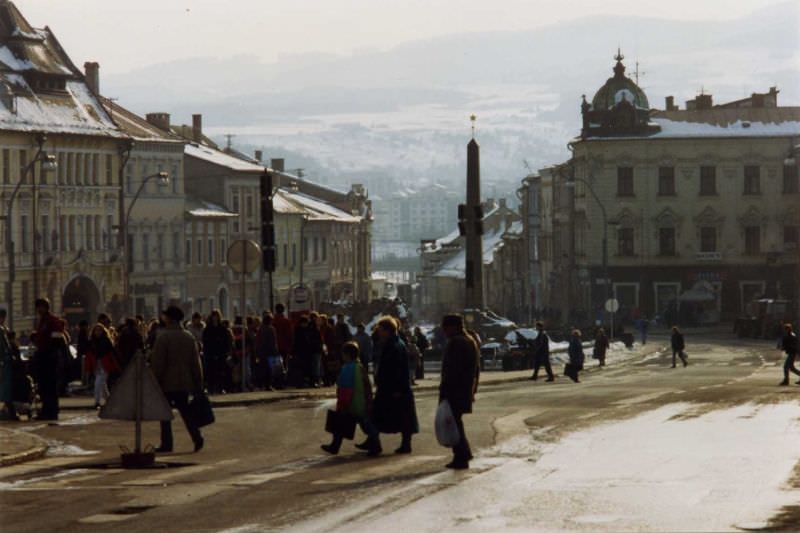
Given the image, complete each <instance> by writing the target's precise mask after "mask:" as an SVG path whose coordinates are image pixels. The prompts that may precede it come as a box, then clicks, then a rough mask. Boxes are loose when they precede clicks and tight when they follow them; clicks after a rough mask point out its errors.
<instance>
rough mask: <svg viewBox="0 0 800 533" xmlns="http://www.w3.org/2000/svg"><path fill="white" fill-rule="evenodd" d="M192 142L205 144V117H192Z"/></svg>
mask: <svg viewBox="0 0 800 533" xmlns="http://www.w3.org/2000/svg"><path fill="white" fill-rule="evenodd" d="M192 140H193V141H194V142H196V143H202V142H203V115H192Z"/></svg>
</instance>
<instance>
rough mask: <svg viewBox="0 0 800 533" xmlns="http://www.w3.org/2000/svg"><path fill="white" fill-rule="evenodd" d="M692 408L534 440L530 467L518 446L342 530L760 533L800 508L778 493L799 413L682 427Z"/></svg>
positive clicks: (792, 406) (736, 412)
mask: <svg viewBox="0 0 800 533" xmlns="http://www.w3.org/2000/svg"><path fill="white" fill-rule="evenodd" d="M697 408H698V406H697V405H690V404H670V405H666V406H664V407H662V408H659V409H656V410H654V411H649V412H647V413H644V414H641V415H639V416H637V417H635V418H632V419H629V420H624V421H620V422H615V423H609V424H605V425H600V426H597V427H594V428H590V429H588V430H585V431H579V432H577V433H574V434H572V435H568V436H567V437H565V438H564V439H562V440H561V441H559V442H557V443H554V444H541V443H538V444H537V443H536V441H535V440H534V437H530V438H529V440H528V443H527V450H528V456H527V457H525V456H520V442H519V441H518V440H517V441H515V442H514V445H513V446H512V448H513V451H514V453H513V454H511V455H509V454H507V453H502V450H501V449H497V450H496V451H495V453H494V454H492V453H488V454H483V453H482V454H479V458H478V459H476V460H475V461H474V463H473V471H472V472H471V473H468V474H464V473H455V472H448V473H440V474H436V475H435V476H432V478H435V479H433V480H431V479H423V480H421V481H419V482H418V483H419V484H420V485H430V484H438V483H441V484H442V489H441V490H439V491H438V492H434V493H432V494H430V495H427V496H425V497H422V498H419V499H417V500H416V501H414V502H413V503H411V504H410V505H407V506H404V507H401V508H398V509H396V510H393V511H389V509H390V508H391V503H390V501H389V500H390V499H391V493H390V494H387V495H386V500H387V501H385V502H380V501H379V499H378V500H376V501H375V502H371V503H370V506H371V508H372V509H375V505H376V504H377V505H378V506H379V508H382V509H386V511H387V512H386V514H379V513H374V512H373V513H370V514H368V516H367V518H366V519H361V520H359V519H356V520H355V521H354V522H349V523H347V524H346V526H345V527H346V529H347V530H348V531H350V532H358V531H365V532H373V531H384V532H389V531H404V532H405V531H415V532H422V531H431V532H433V531H455V530H458V531H459V532H484V531H526V532H530V531H601V530H604V531H640V530H648V531H665V530H667V531H686V530H693V531H709V530H712V531H719V530H734V529H735V528H736V527H737V526H739V527H743V528H748V527H754V526H758V525H760V526H764V525H765V523H766V521H767V520H768V519H769V518H770V517H771V516H773V515H774V514H776V513H777V512H778V511H779V510H780V508H781V507H782V506H784V505H788V504H796V503H797V501H798V498H800V491H798V490H793V489H789V488H787V487H786V486H785V483H786V481H787V480H788V479H789V477H790V476H791V473H792V469H793V468H794V466H795V463H796V462H797V460H798V457H800V448H798V446H797V443H798V442H800V422H799V421H798V420H799V417H800V404H798V403H797V402H792V403H782V404H778V405H760V406H756V405H752V404H749V405H743V406H737V407H734V408H729V409H723V410H716V411H711V412H709V413H706V414H703V415H701V416H698V417H681V415H682V414H686V413H690V412H696V409H697ZM467 431H469V425H468V424H467ZM523 450H524V447H523ZM487 451H489V452H491V450H487ZM492 455H494V457H493V456H492ZM535 457H538V460H536V459H535ZM498 464H499V466H497V465H498ZM492 467H493V468H492ZM481 469H485V471H483V472H479V473H476V472H475V470H478V471H480V470H481ZM419 488H420V489H421V488H422V487H419ZM350 517H352V515H351V516H350ZM338 518H339V519H340V520H341V519H343V518H344V517H338ZM323 522H325V523H328V524H330V525H334V527H335V524H337V516H336V515H335V514H333V515H326V517H325V518H324V519H323V520H321V521H320V522H318V523H317V524H316V525H315V524H314V523H308V524H298V526H297V528H296V529H297V530H299V531H313V530H316V527H317V526H319V525H320V524H321V523H323ZM339 524H340V525H344V524H341V522H339Z"/></svg>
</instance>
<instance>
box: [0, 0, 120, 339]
mask: <svg viewBox="0 0 800 533" xmlns="http://www.w3.org/2000/svg"><path fill="white" fill-rule="evenodd" d="M0 20H2V24H0V32H2V35H0V166H1V168H2V169H1V170H0V194H1V195H2V201H0V210H2V216H3V231H2V232H0V235H2V237H0V239H2V245H0V264H2V265H3V266H2V270H0V282H2V283H3V284H4V286H5V291H4V293H3V300H4V303H3V304H0V307H6V308H9V312H10V315H11V319H12V321H13V322H14V326H15V327H16V328H18V329H27V328H28V327H30V326H32V325H33V301H34V299H35V298H36V297H38V296H45V297H48V298H50V300H51V302H52V304H53V308H54V310H55V311H56V312H58V313H63V314H64V315H65V316H66V317H67V318H68V319H69V320H70V322H73V323H74V322H76V321H77V320H80V319H83V318H86V319H93V318H95V317H96V315H97V313H98V312H105V311H107V312H110V313H112V314H114V315H119V314H120V313H121V312H122V307H121V302H122V297H123V292H124V289H123V264H122V251H121V246H120V245H119V244H120V241H119V239H118V238H117V232H118V228H119V220H120V217H119V214H120V201H119V199H120V194H119V191H120V175H121V174H120V169H121V166H122V157H121V154H122V153H123V151H124V150H125V147H126V146H127V143H128V140H127V136H126V135H125V133H124V132H122V131H121V130H120V129H119V128H118V127H117V125H116V124H115V123H114V122H113V121H112V119H111V117H110V116H109V115H108V113H107V112H106V110H105V109H104V107H103V105H102V104H101V102H100V100H99V99H98V96H97V95H96V94H95V93H94V92H93V91H92V89H91V86H90V85H89V84H87V82H86V79H85V77H84V75H83V73H82V72H81V71H80V70H79V69H78V68H77V67H75V65H74V64H73V63H72V61H71V60H70V59H69V57H68V56H67V54H66V53H65V52H64V50H63V48H62V47H61V45H60V44H59V43H58V41H57V40H56V38H55V36H54V35H53V33H52V32H51V31H50V30H49V29H43V30H42V29H35V28H33V27H31V26H30V24H29V23H28V22H27V21H26V20H25V18H24V17H23V16H22V15H21V14H20V12H19V11H18V10H17V8H16V7H15V6H14V4H13V3H11V2H7V1H2V2H0ZM46 156H51V157H49V158H46ZM54 166H55V168H52V167H54ZM48 168H51V170H50V171H47V169H48ZM9 208H10V210H9Z"/></svg>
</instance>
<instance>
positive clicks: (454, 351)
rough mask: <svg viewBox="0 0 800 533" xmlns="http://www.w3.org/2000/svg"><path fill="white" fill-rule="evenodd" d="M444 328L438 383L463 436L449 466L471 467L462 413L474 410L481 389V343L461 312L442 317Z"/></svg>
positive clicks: (457, 467) (455, 447) (454, 449)
mask: <svg viewBox="0 0 800 533" xmlns="http://www.w3.org/2000/svg"><path fill="white" fill-rule="evenodd" d="M442 330H443V331H444V334H445V335H446V336H447V344H446V345H445V348H444V354H443V355H442V379H441V382H440V384H439V401H440V402H441V401H444V400H447V401H448V402H449V403H450V408H451V409H452V411H453V418H455V421H456V426H457V427H458V433H459V434H460V436H461V438H460V440H459V441H458V444H456V445H455V446H453V460H452V462H450V463H449V464H448V465H447V468H453V469H457V470H462V469H466V468H469V461H470V459H472V451H471V450H470V447H469V441H467V435H466V433H465V432H464V422H463V421H462V416H463V415H465V414H467V413H471V412H472V402H473V400H474V395H475V392H476V391H477V388H478V378H479V372H480V370H479V369H480V366H479V365H478V358H479V357H480V355H479V351H478V346H477V344H475V341H474V340H473V339H472V337H471V336H470V335H468V334H467V332H466V331H465V330H464V320H463V318H462V317H461V315H447V316H445V317H444V318H443V319H442Z"/></svg>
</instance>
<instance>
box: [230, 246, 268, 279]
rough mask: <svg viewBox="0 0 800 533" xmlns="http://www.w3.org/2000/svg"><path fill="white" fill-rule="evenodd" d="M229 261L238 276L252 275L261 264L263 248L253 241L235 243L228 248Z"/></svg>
mask: <svg viewBox="0 0 800 533" xmlns="http://www.w3.org/2000/svg"><path fill="white" fill-rule="evenodd" d="M227 261H228V266H230V267H231V269H232V270H233V271H234V272H236V273H237V274H250V273H251V272H255V271H256V270H257V269H258V265H259V264H261V248H259V247H258V244H256V243H255V242H253V241H245V240H241V241H234V242H233V243H231V245H230V247H228V255H227Z"/></svg>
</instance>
